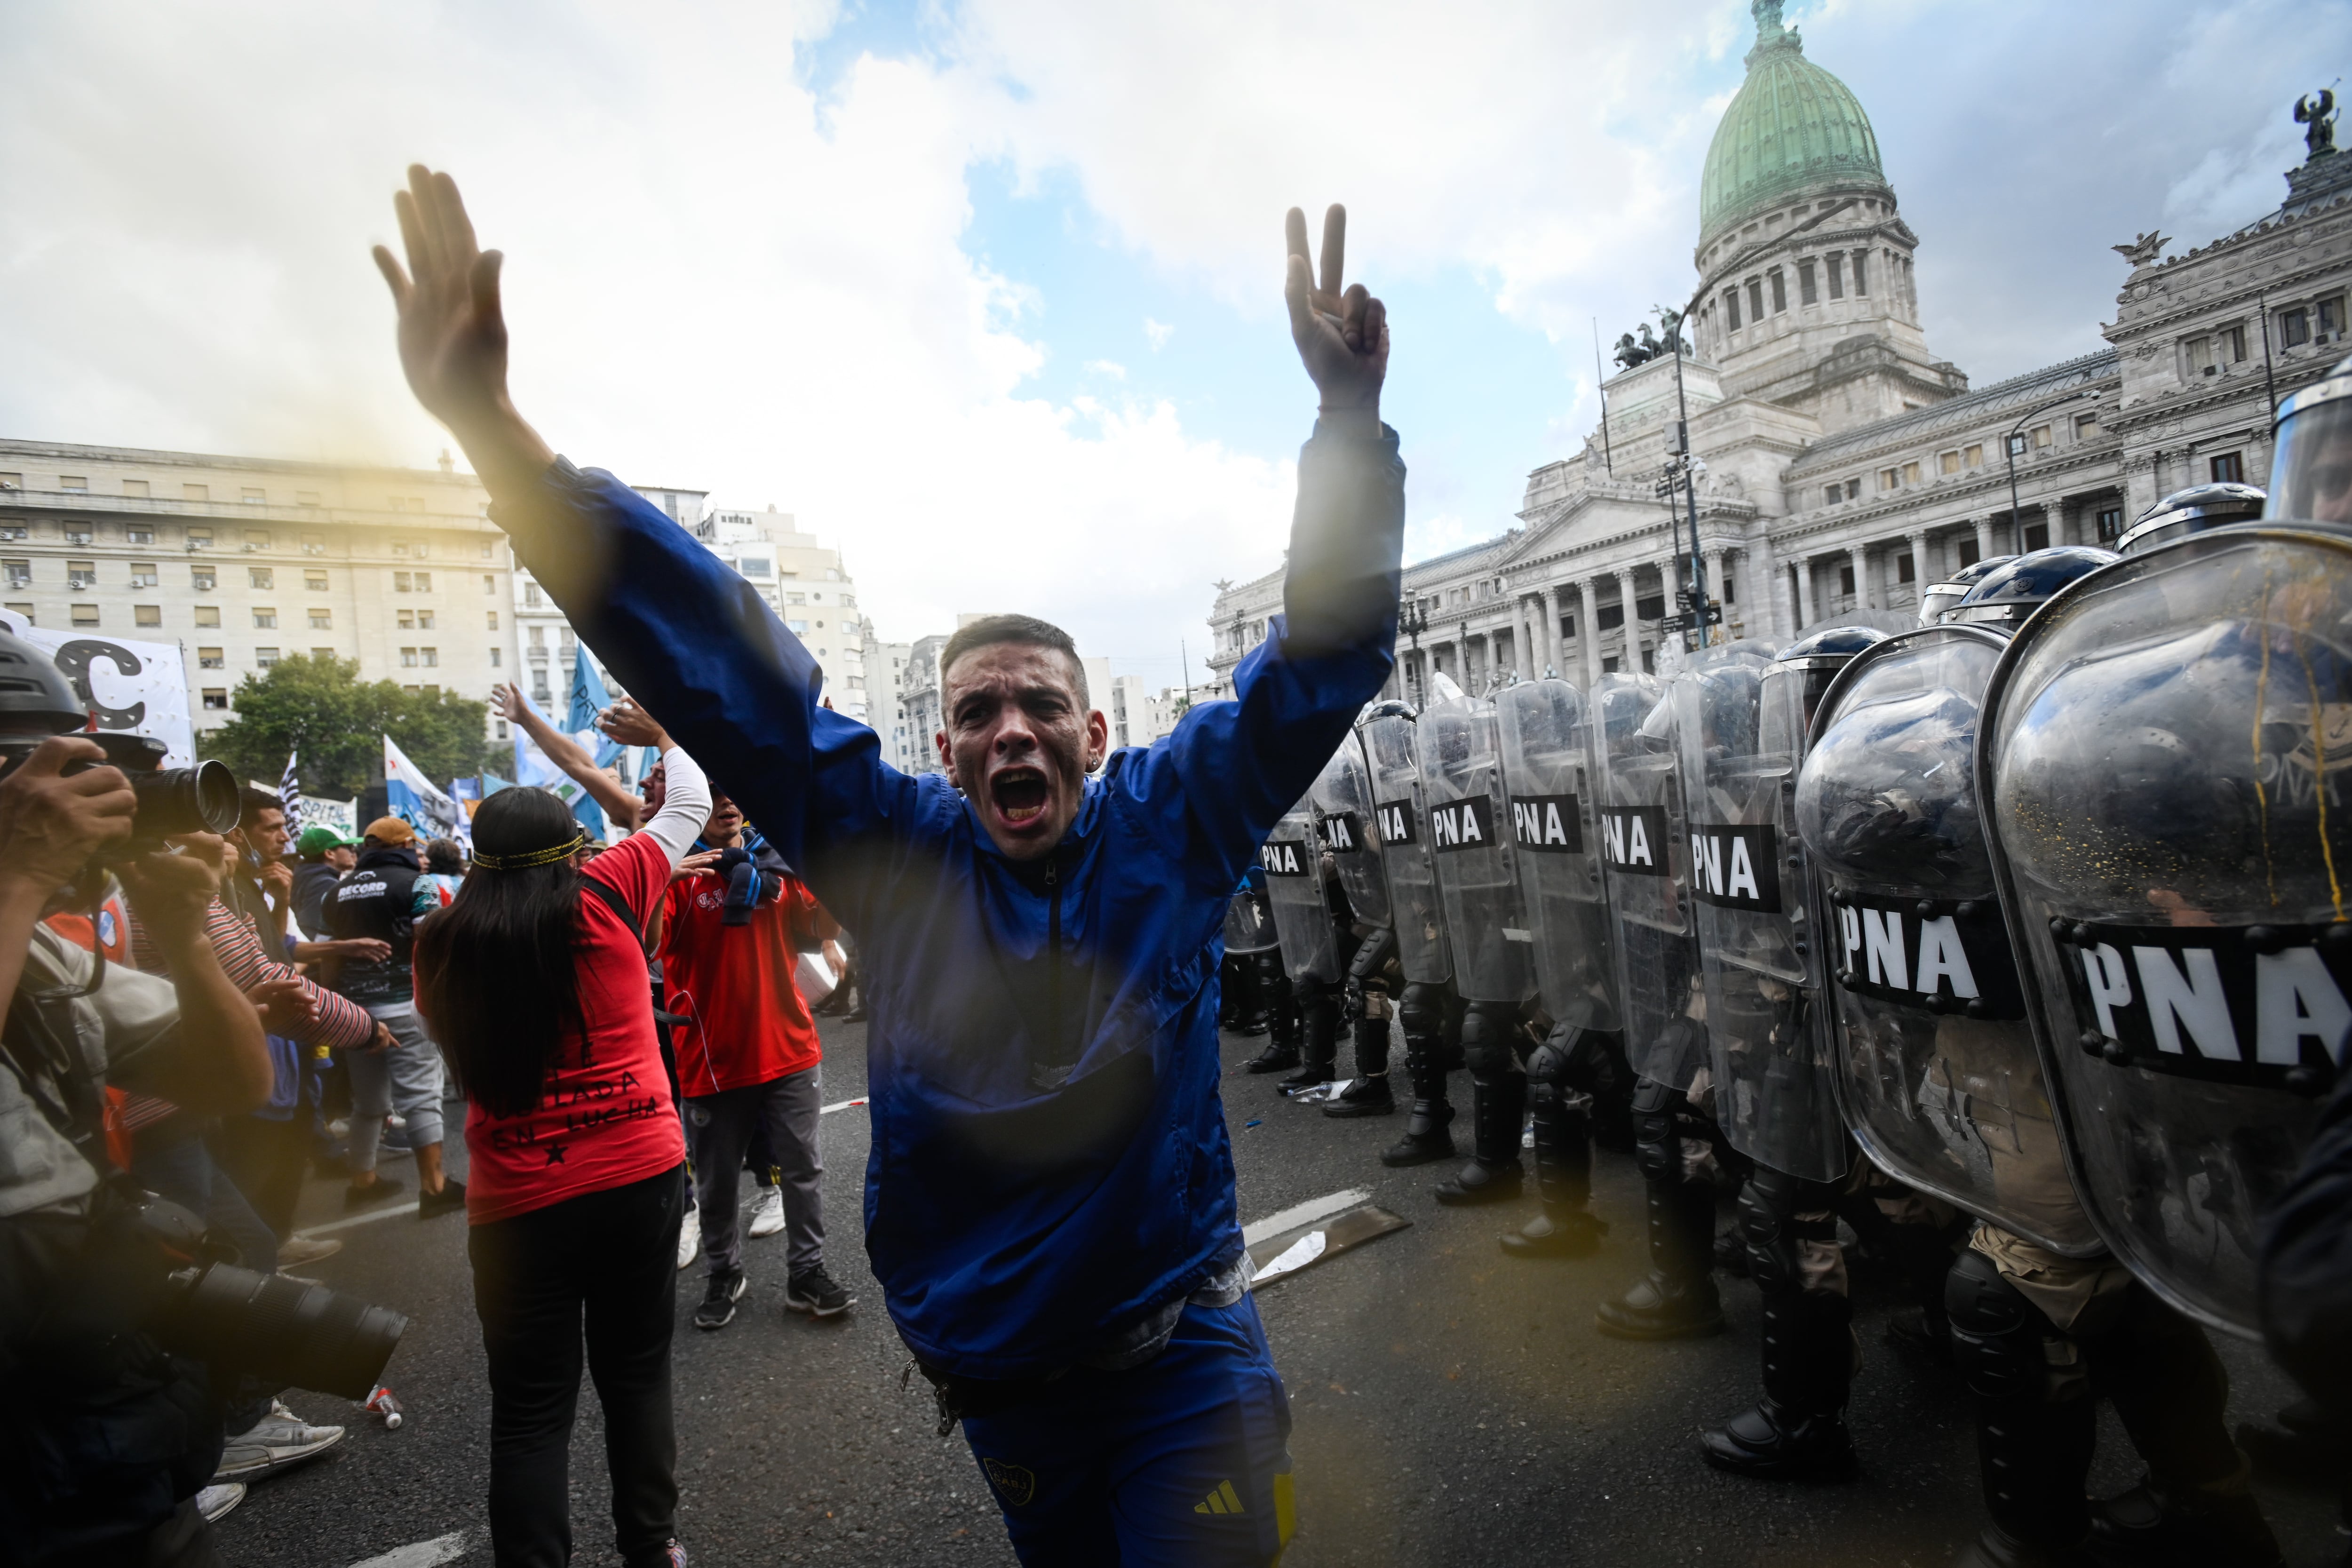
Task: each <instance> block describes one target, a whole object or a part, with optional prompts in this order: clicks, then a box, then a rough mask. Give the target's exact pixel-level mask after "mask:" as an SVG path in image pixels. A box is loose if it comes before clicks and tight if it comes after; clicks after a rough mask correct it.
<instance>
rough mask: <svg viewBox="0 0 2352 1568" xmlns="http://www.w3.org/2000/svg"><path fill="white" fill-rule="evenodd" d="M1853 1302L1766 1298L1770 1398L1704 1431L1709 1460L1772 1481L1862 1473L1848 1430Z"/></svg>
mask: <svg viewBox="0 0 2352 1568" xmlns="http://www.w3.org/2000/svg"><path fill="white" fill-rule="evenodd" d="M1763 1340H1764V1345H1763V1352H1764V1398H1763V1400H1762V1401H1761V1402H1760V1403H1759V1404H1758V1405H1756V1407H1755V1408H1754V1409H1752V1410H1748V1411H1744V1412H1742V1413H1741V1414H1739V1415H1735V1416H1733V1417H1732V1418H1731V1419H1730V1420H1728V1421H1727V1422H1725V1423H1724V1424H1723V1425H1722V1426H1717V1427H1716V1428H1715V1429H1713V1430H1712V1431H1707V1432H1702V1433H1700V1434H1699V1446H1700V1447H1702V1448H1704V1449H1705V1450H1706V1458H1707V1462H1708V1463H1709V1464H1711V1465H1714V1466H1715V1467H1716V1468H1718V1469H1725V1470H1732V1471H1736V1472H1738V1474H1740V1475H1743V1476H1754V1477H1756V1478H1757V1479H1759V1480H1768V1481H1843V1480H1850V1479H1853V1474H1854V1458H1853V1438H1852V1437H1851V1436H1848V1435H1847V1432H1846V1427H1845V1401H1846V1394H1847V1392H1848V1390H1849V1389H1850V1388H1851V1387H1852V1385H1853V1352H1854V1345H1853V1302H1851V1301H1849V1300H1847V1299H1846V1298H1845V1297H1843V1296H1838V1295H1832V1294H1830V1293H1829V1292H1826V1291H1818V1290H1804V1289H1797V1290H1772V1291H1769V1292H1767V1293H1766V1294H1765V1297H1764V1324H1763Z"/></svg>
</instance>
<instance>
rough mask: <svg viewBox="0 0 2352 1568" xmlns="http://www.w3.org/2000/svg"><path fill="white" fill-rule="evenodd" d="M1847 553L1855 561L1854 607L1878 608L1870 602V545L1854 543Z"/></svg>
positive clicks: (1861, 608) (1862, 608)
mask: <svg viewBox="0 0 2352 1568" xmlns="http://www.w3.org/2000/svg"><path fill="white" fill-rule="evenodd" d="M1846 555H1847V556H1848V558H1850V559H1851V560H1852V561H1853V607H1854V608H1855V609H1857V610H1874V609H1876V608H1878V606H1877V605H1874V604H1872V603H1871V602H1870V546H1868V545H1867V544H1856V545H1853V546H1852V547H1850V548H1849V549H1848V550H1847V551H1846Z"/></svg>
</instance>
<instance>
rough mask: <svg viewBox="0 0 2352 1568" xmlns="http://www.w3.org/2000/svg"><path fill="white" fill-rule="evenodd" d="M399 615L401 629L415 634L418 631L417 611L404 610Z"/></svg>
mask: <svg viewBox="0 0 2352 1568" xmlns="http://www.w3.org/2000/svg"><path fill="white" fill-rule="evenodd" d="M399 615H400V629H401V630H402V631H404V632H413V631H415V629H416V612H415V610H402V611H400V612H399Z"/></svg>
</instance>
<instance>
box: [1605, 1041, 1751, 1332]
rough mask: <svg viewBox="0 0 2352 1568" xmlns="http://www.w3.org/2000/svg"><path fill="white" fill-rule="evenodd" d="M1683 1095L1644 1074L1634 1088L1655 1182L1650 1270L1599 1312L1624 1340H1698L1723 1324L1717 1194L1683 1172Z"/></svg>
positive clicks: (1637, 1130)
mask: <svg viewBox="0 0 2352 1568" xmlns="http://www.w3.org/2000/svg"><path fill="white" fill-rule="evenodd" d="M1681 1098H1682V1097H1681V1096H1680V1095H1678V1094H1676V1093H1675V1091H1674V1090H1673V1089H1668V1088H1666V1087H1665V1086H1664V1085H1663V1084H1659V1083H1654V1082H1652V1081H1651V1080H1650V1079H1643V1080H1642V1082H1641V1085H1640V1087H1639V1088H1638V1089H1635V1091H1634V1095H1633V1130H1634V1134H1635V1140H1636V1141H1635V1142H1634V1145H1633V1157H1634V1159H1635V1161H1636V1162H1637V1163H1639V1164H1640V1165H1641V1167H1642V1176H1643V1185H1644V1187H1645V1188H1646V1189H1647V1197H1648V1205H1647V1208H1648V1218H1649V1230H1650V1272H1649V1274H1648V1276H1647V1277H1646V1278H1644V1279H1640V1280H1637V1281H1636V1282H1635V1283H1634V1285H1633V1289H1630V1290H1628V1291H1626V1292H1625V1294H1624V1295H1622V1296H1621V1297H1619V1298H1618V1299H1617V1300H1614V1301H1603V1302H1602V1303H1601V1305H1600V1307H1599V1308H1598V1309H1597V1310H1595V1311H1594V1312H1593V1319H1594V1321H1595V1326H1597V1327H1598V1328H1599V1329H1600V1330H1601V1332H1602V1333H1604V1334H1610V1335H1613V1336H1614V1337H1616V1338H1618V1339H1623V1340H1680V1339H1696V1338H1697V1337H1698V1336H1700V1335H1702V1334H1713V1333H1719V1332H1721V1331H1722V1329H1723V1299H1722V1298H1721V1297H1720V1296H1718V1295H1717V1294H1716V1289H1715V1277H1714V1274H1713V1272H1712V1268H1713V1265H1714V1261H1715V1258H1714V1251H1713V1247H1714V1241H1715V1194H1713V1193H1711V1192H1709V1191H1708V1190H1707V1189H1706V1187H1705V1186H1703V1185H1701V1184H1698V1183H1696V1182H1691V1181H1686V1180H1685V1179H1684V1176H1683V1150H1682V1139H1681V1137H1680V1135H1679V1134H1678V1133H1677V1132H1676V1131H1675V1105H1676V1102H1677V1101H1679V1100H1680V1099H1681Z"/></svg>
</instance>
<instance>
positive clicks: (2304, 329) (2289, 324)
mask: <svg viewBox="0 0 2352 1568" xmlns="http://www.w3.org/2000/svg"><path fill="white" fill-rule="evenodd" d="M2278 322H2279V347H2281V348H2284V349H2291V348H2297V347H2300V346H2301V345H2302V344H2305V343H2307V342H2310V341H2311V313H2310V312H2309V311H2307V310H2303V309H2302V308H2301V307H2297V308H2296V309H2294V310H2281V311H2280V312H2279V319H2278Z"/></svg>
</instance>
